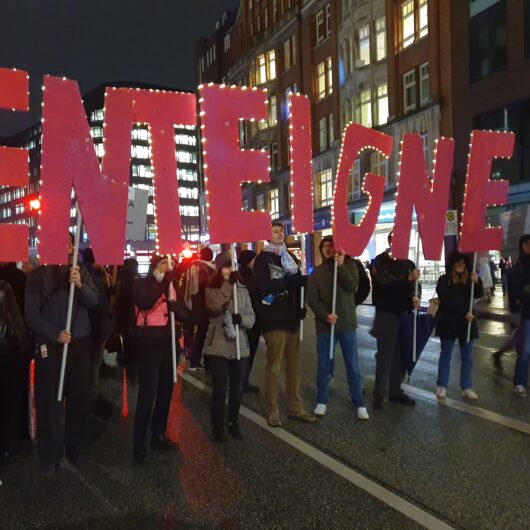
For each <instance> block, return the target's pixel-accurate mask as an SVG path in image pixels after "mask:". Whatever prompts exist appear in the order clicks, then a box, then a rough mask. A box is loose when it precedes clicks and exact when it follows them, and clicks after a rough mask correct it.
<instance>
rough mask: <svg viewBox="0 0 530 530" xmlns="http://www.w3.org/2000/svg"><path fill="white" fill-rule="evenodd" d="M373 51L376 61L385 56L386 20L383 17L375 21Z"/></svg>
mask: <svg viewBox="0 0 530 530" xmlns="http://www.w3.org/2000/svg"><path fill="white" fill-rule="evenodd" d="M375 53H376V61H381V60H382V59H384V58H385V57H386V21H385V17H381V18H378V19H377V20H376V21H375Z"/></svg>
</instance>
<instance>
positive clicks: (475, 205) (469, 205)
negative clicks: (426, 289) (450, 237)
mask: <svg viewBox="0 0 530 530" xmlns="http://www.w3.org/2000/svg"><path fill="white" fill-rule="evenodd" d="M514 142H515V135H514V134H513V133H507V132H494V131H473V132H472V133H471V148H470V151H469V162H468V167H467V177H466V191H465V195H464V207H463V212H462V227H461V230H460V245H459V248H460V251H461V252H483V251H487V250H500V249H501V248H502V228H500V227H499V228H485V227H484V220H485V218H486V208H487V207H488V205H490V204H494V205H500V204H505V203H506V198H507V196H508V182H507V181H506V180H498V181H491V180H490V175H491V162H492V160H493V159H494V158H499V157H500V158H511V156H512V154H513V146H514Z"/></svg>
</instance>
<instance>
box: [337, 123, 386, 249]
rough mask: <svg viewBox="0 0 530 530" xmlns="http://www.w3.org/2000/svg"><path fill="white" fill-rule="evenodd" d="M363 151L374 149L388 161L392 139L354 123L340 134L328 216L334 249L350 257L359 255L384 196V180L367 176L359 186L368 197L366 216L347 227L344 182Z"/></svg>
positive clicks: (346, 185) (366, 242)
mask: <svg viewBox="0 0 530 530" xmlns="http://www.w3.org/2000/svg"><path fill="white" fill-rule="evenodd" d="M364 149H376V150H377V151H379V152H380V153H381V154H383V155H385V156H386V157H388V156H390V153H391V152H392V137H391V136H388V135H387V134H383V133H380V132H377V131H374V130H373V129H368V128H366V127H363V126H362V125H357V124H356V123H350V124H349V125H347V126H346V129H345V131H344V136H343V138H342V147H341V151H340V156H339V167H338V168H337V177H336V181H335V193H334V195H333V208H332V212H331V215H332V218H333V237H334V238H335V245H336V247H337V248H340V249H342V250H344V252H346V254H349V255H351V256H359V255H360V254H362V252H363V250H364V248H365V247H366V245H367V244H368V241H369V240H370V238H371V237H372V233H373V231H374V228H375V225H376V223H377V216H378V214H379V209H380V208H381V202H382V201H383V193H384V192H385V179H384V177H381V176H380V175H374V174H372V173H367V174H366V175H365V176H364V184H363V191H364V192H365V193H368V194H369V195H370V199H369V200H368V206H367V208H366V212H365V213H364V216H363V218H362V220H361V223H360V224H359V225H358V226H356V225H352V224H351V223H350V220H349V218H348V206H347V192H348V178H349V175H350V171H351V168H352V166H353V163H354V162H355V160H356V159H357V158H358V157H359V153H360V152H361V151H363V150H364Z"/></svg>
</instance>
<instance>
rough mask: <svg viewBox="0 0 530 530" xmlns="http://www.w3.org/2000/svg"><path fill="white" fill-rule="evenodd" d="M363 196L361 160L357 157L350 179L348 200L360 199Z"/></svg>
mask: <svg viewBox="0 0 530 530" xmlns="http://www.w3.org/2000/svg"><path fill="white" fill-rule="evenodd" d="M360 196H361V161H360V160H359V158H356V159H355V162H354V163H353V167H352V169H351V173H350V180H349V181H348V200H349V201H351V200H353V199H358V198H359V197H360Z"/></svg>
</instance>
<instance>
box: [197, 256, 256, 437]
mask: <svg viewBox="0 0 530 530" xmlns="http://www.w3.org/2000/svg"><path fill="white" fill-rule="evenodd" d="M215 268H216V270H217V272H216V273H215V275H214V276H213V277H212V278H211V280H210V282H209V284H208V287H207V288H206V292H205V295H206V308H207V309H208V313H209V315H210V324H209V326H208V332H207V334H206V340H205V342H204V354H205V355H206V356H207V358H208V365H209V367H210V373H211V375H212V389H213V393H212V412H211V420H212V430H213V438H214V440H215V441H217V442H224V441H225V440H226V436H225V431H224V427H225V421H224V420H225V400H226V391H227V388H228V432H229V433H230V434H231V435H232V436H233V437H234V438H236V439H239V440H242V439H243V434H242V433H241V429H240V428H239V407H240V405H241V396H242V386H243V379H244V377H245V373H246V365H247V360H248V356H249V342H248V339H247V335H246V331H247V330H249V329H251V328H252V326H253V325H254V320H255V315H254V310H253V309H252V302H251V301H250V296H249V294H248V290H247V288H246V287H245V286H243V285H241V283H240V282H239V280H240V276H239V273H238V272H236V271H232V264H231V260H230V256H228V255H227V254H225V253H222V254H219V255H218V256H217V257H216V258H215ZM234 284H236V292H237V311H238V312H237V313H235V308H234ZM236 325H237V326H239V351H240V359H239V360H238V359H237V353H236V328H235V326H236Z"/></svg>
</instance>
